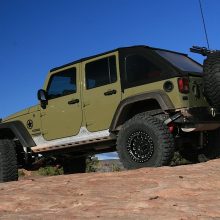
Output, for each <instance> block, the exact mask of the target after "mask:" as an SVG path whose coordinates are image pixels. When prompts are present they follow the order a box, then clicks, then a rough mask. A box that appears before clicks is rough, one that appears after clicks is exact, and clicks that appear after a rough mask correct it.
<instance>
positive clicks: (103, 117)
mask: <svg viewBox="0 0 220 220" xmlns="http://www.w3.org/2000/svg"><path fill="white" fill-rule="evenodd" d="M82 69H83V70H84V71H83V72H82V77H83V78H84V87H83V99H84V101H83V111H84V114H85V121H86V128H87V130H89V131H91V132H94V131H101V130H106V129H108V128H109V126H110V124H111V121H112V119H113V116H114V113H115V111H116V108H117V106H118V104H119V102H120V101H121V86H120V76H119V65H118V53H117V52H115V53H112V54H108V55H104V56H102V57H98V58H93V59H91V60H88V61H84V62H83V63H82Z"/></svg>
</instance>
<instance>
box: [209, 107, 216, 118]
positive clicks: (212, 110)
mask: <svg viewBox="0 0 220 220" xmlns="http://www.w3.org/2000/svg"><path fill="white" fill-rule="evenodd" d="M210 112H211V114H212V117H213V118H214V117H215V116H216V112H215V109H214V108H211V109H210Z"/></svg>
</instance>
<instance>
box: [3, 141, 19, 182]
mask: <svg viewBox="0 0 220 220" xmlns="http://www.w3.org/2000/svg"><path fill="white" fill-rule="evenodd" d="M15 147H16V146H15V144H14V142H13V141H11V140H7V139H0V182H9V181H16V180H18V167H17V155H16V151H15Z"/></svg>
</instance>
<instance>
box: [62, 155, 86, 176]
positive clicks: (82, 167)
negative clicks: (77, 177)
mask: <svg viewBox="0 0 220 220" xmlns="http://www.w3.org/2000/svg"><path fill="white" fill-rule="evenodd" d="M62 165H63V173H64V174H72V173H85V172H86V157H78V158H66V159H65V160H64V161H63V163H62Z"/></svg>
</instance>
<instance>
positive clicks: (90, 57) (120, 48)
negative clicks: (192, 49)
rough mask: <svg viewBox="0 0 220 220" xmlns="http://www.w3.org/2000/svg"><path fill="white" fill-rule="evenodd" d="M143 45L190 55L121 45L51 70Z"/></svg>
mask: <svg viewBox="0 0 220 220" xmlns="http://www.w3.org/2000/svg"><path fill="white" fill-rule="evenodd" d="M141 47H144V48H148V49H152V50H162V51H167V52H172V53H176V54H181V55H184V56H188V55H187V54H184V53H180V52H176V51H172V50H166V49H161V48H156V47H149V46H146V45H135V46H129V47H119V48H117V49H114V50H110V51H106V52H104V53H99V54H96V55H93V56H89V57H85V58H81V59H79V60H75V61H73V62H70V63H67V64H64V65H62V66H59V67H55V68H53V69H51V70H50V72H53V71H56V70H59V69H62V68H64V67H68V66H71V65H73V64H76V63H80V62H83V61H85V60H89V59H92V58H95V57H99V56H102V55H105V54H108V53H112V52H115V51H122V50H124V49H133V48H141Z"/></svg>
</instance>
